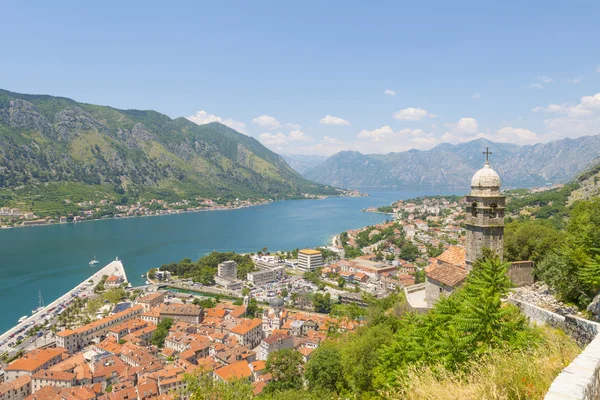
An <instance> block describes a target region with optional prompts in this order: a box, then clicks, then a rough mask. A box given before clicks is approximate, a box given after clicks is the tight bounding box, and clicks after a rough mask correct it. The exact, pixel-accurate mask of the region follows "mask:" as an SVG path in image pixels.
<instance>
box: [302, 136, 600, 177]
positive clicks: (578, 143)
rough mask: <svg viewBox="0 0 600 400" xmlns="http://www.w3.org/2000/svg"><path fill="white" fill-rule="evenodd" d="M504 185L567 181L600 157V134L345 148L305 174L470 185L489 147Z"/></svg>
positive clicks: (493, 165) (491, 159) (492, 159)
mask: <svg viewBox="0 0 600 400" xmlns="http://www.w3.org/2000/svg"><path fill="white" fill-rule="evenodd" d="M488 146H489V147H490V149H491V151H492V152H493V154H492V155H491V158H490V161H491V164H492V167H493V168H494V169H496V171H498V173H499V174H500V176H501V177H502V184H503V186H504V187H528V186H538V185H545V184H549V183H560V182H566V181H568V180H569V179H571V178H573V177H574V176H575V175H576V174H577V173H579V172H581V171H582V170H583V169H585V168H586V167H587V166H588V165H589V164H590V162H592V160H594V159H595V158H596V157H598V156H600V135H596V136H585V137H581V138H578V139H563V140H558V141H554V142H550V143H544V144H542V143H540V144H536V145H533V146H518V145H515V144H507V143H494V142H491V141H488V140H485V139H478V140H474V141H472V142H468V143H463V144H459V145H451V144H442V145H439V146H437V147H435V148H433V149H431V150H429V151H418V150H410V151H406V152H402V153H389V154H369V155H363V154H361V153H358V152H351V151H343V152H340V153H337V154H334V155H333V156H331V157H330V158H328V159H327V160H326V161H325V162H324V163H323V164H321V165H319V166H317V167H316V168H313V169H312V170H310V171H308V172H307V173H305V176H306V177H307V178H308V179H311V180H314V181H316V182H320V183H324V184H330V185H335V186H339V187H402V186H444V187H468V186H469V184H470V179H471V177H472V175H473V174H474V173H475V171H477V170H478V169H479V168H481V166H482V165H483V162H484V158H483V155H482V154H481V153H482V151H484V150H485V148H486V147H488Z"/></svg>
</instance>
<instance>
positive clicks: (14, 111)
mask: <svg viewBox="0 0 600 400" xmlns="http://www.w3.org/2000/svg"><path fill="white" fill-rule="evenodd" d="M45 182H79V183H84V184H88V185H98V184H110V185H113V186H114V187H115V188H117V189H118V190H121V189H127V188H128V187H129V188H130V187H132V186H139V187H140V188H143V187H153V188H155V189H160V190H163V189H164V190H167V191H172V192H176V193H180V194H181V193H190V194H195V195H204V196H207V197H215V196H220V195H230V196H235V195H240V196H243V197H248V196H256V197H273V198H282V197H285V196H290V195H291V196H294V195H298V194H300V193H328V192H333V190H332V189H331V188H325V187H324V186H322V185H318V184H315V183H312V182H308V181H307V180H306V179H304V178H302V177H301V176H300V175H299V174H298V173H297V172H296V171H294V170H293V169H292V168H290V167H289V165H287V164H286V162H285V161H284V160H283V159H282V158H281V157H280V156H279V155H277V154H275V153H273V152H271V151H270V150H268V149H267V148H265V147H264V146H262V145H261V144H260V143H259V142H258V141H257V140H255V139H253V138H251V137H248V136H246V135H242V134H240V133H238V132H236V131H234V130H232V129H230V128H228V127H226V126H224V125H221V124H219V123H211V124H206V125H201V126H198V125H196V124H194V123H192V122H190V121H188V120H187V119H185V118H178V119H175V120H173V119H171V118H169V117H167V116H166V115H162V114H159V113H157V112H154V111H139V110H117V109H114V108H111V107H102V106H95V105H90V104H83V103H77V102H75V101H73V100H70V99H65V98H60V97H52V96H37V95H24V94H18V93H12V92H8V91H3V90H0V188H13V187H17V186H20V185H38V184H41V183H45ZM119 188H120V189H119Z"/></svg>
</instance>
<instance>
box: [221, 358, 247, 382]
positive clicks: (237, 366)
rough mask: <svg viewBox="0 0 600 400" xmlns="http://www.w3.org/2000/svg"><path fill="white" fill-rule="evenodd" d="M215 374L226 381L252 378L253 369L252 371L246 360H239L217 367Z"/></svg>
mask: <svg viewBox="0 0 600 400" xmlns="http://www.w3.org/2000/svg"><path fill="white" fill-rule="evenodd" d="M215 374H216V375H217V376H218V377H219V378H221V379H223V380H224V381H227V382H229V381H230V380H231V379H242V378H250V377H251V376H252V371H250V367H249V366H248V363H247V362H246V361H238V362H234V363H232V364H229V365H226V366H224V367H221V368H219V369H217V370H216V371H215Z"/></svg>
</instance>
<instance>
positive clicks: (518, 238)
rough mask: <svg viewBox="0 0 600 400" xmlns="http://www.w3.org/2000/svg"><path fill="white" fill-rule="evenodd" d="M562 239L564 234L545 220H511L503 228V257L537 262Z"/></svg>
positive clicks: (559, 243) (556, 246) (510, 259)
mask: <svg viewBox="0 0 600 400" xmlns="http://www.w3.org/2000/svg"><path fill="white" fill-rule="evenodd" d="M563 240H564V234H563V233H562V232H559V231H557V230H556V229H554V228H552V227H551V226H550V225H549V224H547V223H545V222H542V221H519V220H516V221H512V222H510V223H508V224H507V225H506V227H505V229H504V258H505V259H506V260H507V261H525V260H531V261H534V262H535V263H538V262H540V261H541V260H542V259H543V258H544V257H545V256H546V254H548V253H549V252H551V251H553V250H554V249H556V248H558V247H559V246H560V245H561V244H562V243H563Z"/></svg>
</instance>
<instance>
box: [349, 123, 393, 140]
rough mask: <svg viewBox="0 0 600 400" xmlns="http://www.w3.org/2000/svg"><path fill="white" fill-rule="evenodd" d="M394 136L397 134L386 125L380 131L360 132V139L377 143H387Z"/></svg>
mask: <svg viewBox="0 0 600 400" xmlns="http://www.w3.org/2000/svg"><path fill="white" fill-rule="evenodd" d="M394 135H395V133H394V131H393V129H392V128H390V127H389V126H388V125H386V126H383V127H381V128H379V129H374V130H372V131H367V130H365V129H363V130H362V131H360V132H359V134H358V137H359V138H361V139H371V140H373V141H375V142H386V141H387V140H389V139H390V138H392V137H393V136H394Z"/></svg>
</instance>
